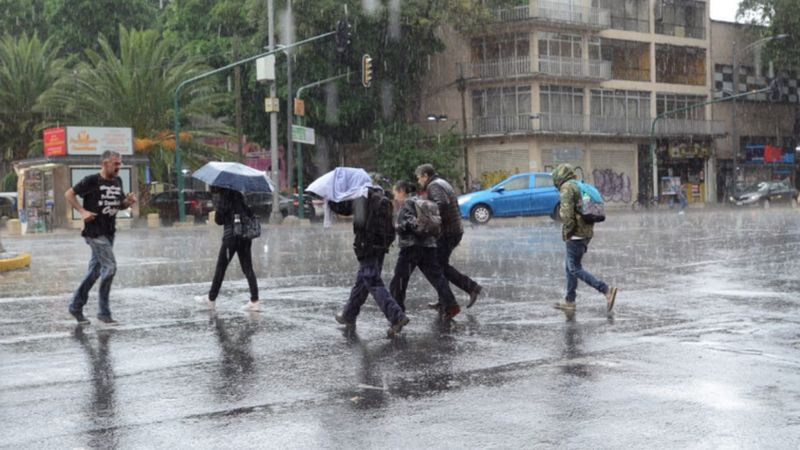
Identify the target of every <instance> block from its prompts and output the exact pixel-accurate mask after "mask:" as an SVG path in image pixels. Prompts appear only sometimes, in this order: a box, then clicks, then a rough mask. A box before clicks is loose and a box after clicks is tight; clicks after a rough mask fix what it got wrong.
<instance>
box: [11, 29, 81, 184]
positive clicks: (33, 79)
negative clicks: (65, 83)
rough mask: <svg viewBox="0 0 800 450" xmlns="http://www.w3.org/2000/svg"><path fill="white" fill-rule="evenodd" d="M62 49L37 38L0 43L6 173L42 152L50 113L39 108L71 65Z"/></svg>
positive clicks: (24, 34)
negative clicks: (40, 132) (42, 131)
mask: <svg viewBox="0 0 800 450" xmlns="http://www.w3.org/2000/svg"><path fill="white" fill-rule="evenodd" d="M58 51H59V47H58V46H57V45H56V44H55V43H54V42H53V41H52V40H51V39H48V40H46V41H44V42H42V41H41V40H40V39H39V37H38V36H37V35H36V34H34V35H33V36H30V37H29V36H28V35H27V34H26V33H23V34H22V35H21V36H19V37H12V36H10V35H8V34H7V35H5V36H3V38H2V40H0V152H1V153H2V158H0V159H2V162H3V164H2V166H0V174H1V173H2V172H3V171H4V170H3V169H4V168H5V166H7V165H8V164H9V163H10V162H11V161H14V160H16V159H22V158H25V157H27V156H30V155H32V154H35V153H36V152H37V151H38V148H37V147H38V146H36V143H38V142H39V139H37V131H38V126H39V124H40V123H41V121H42V120H43V118H44V117H45V115H46V114H47V110H46V109H44V108H42V109H39V108H38V106H39V105H40V103H41V100H42V99H43V98H44V97H46V96H47V95H48V94H49V93H50V92H52V89H53V88H54V84H55V83H56V81H57V80H58V79H59V78H60V77H61V76H62V75H63V74H64V72H65V69H66V66H67V61H66V60H64V59H61V58H59V57H58V56H57V55H58Z"/></svg>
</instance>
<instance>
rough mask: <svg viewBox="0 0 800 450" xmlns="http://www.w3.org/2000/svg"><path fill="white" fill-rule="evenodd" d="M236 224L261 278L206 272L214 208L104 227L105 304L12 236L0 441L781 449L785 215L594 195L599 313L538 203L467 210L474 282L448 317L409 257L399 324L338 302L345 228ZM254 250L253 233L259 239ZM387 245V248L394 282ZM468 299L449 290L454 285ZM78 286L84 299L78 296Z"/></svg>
mask: <svg viewBox="0 0 800 450" xmlns="http://www.w3.org/2000/svg"><path fill="white" fill-rule="evenodd" d="M264 236H265V237H264V238H262V239H259V240H258V241H256V243H255V244H254V266H255V270H256V273H257V274H258V276H259V285H260V286H261V288H262V293H261V297H262V299H264V310H263V312H261V313H260V314H247V313H244V312H242V310H241V306H242V305H243V304H244V303H245V302H246V301H247V299H248V291H247V283H246V281H245V280H244V279H243V276H242V274H241V271H240V270H239V268H238V264H235V263H234V264H233V265H232V267H231V268H229V270H228V274H227V279H226V281H225V283H224V284H223V287H222V292H221V294H220V298H219V300H218V307H217V312H216V314H209V313H208V312H207V311H199V310H197V309H196V308H195V306H194V304H193V301H192V297H193V296H194V295H200V294H203V293H205V292H206V291H207V289H208V287H209V281H210V278H211V276H212V274H213V270H214V260H215V255H216V251H217V249H218V248H217V246H218V243H219V238H220V236H219V229H218V228H217V227H208V228H194V229H188V230H187V229H184V230H181V229H175V230H172V229H167V230H159V231H152V232H148V231H145V230H134V231H125V232H122V233H120V235H119V237H118V239H117V243H116V245H115V247H116V254H117V261H118V265H119V271H118V273H117V277H116V279H115V284H114V289H113V290H112V296H111V302H112V310H113V312H114V315H115V318H117V319H118V320H120V321H121V322H122V325H121V326H119V327H117V328H115V329H101V328H100V327H98V326H97V324H96V323H95V322H96V321H93V323H92V325H91V326H89V327H86V328H83V329H81V328H76V327H75V325H74V321H73V320H71V318H70V317H69V316H68V315H67V313H66V304H67V302H68V299H69V297H70V295H71V294H70V292H71V291H72V290H73V289H74V288H75V287H76V286H77V283H78V282H79V280H80V277H81V275H82V272H83V270H84V269H85V263H86V261H88V248H86V245H85V244H83V242H82V241H81V240H80V239H79V237H78V236H77V233H76V234H75V235H74V236H72V235H70V236H50V237H39V236H37V237H29V238H6V237H4V244H5V245H6V247H10V248H13V249H18V250H27V251H31V252H32V253H33V261H34V264H33V267H32V268H31V270H30V271H26V272H14V273H9V274H3V275H0V305H2V308H3V314H2V315H0V324H2V326H0V361H2V364H0V424H2V425H0V435H2V436H3V438H2V441H0V446H3V447H8V448H11V447H13V448H49V447H56V448H76V447H80V448H141V447H145V448H165V447H178V448H186V447H201V448H265V447H312V448H319V447H322V448H345V447H346V448H363V447H381V448H387V447H388V448H400V447H403V448H406V447H411V448H420V447H462V448H463V447H470V448H480V447H503V448H507V447H580V448H642V447H648V448H651V447H659V448H681V449H683V448H697V447H700V448H719V447H726V448H727V447H737V448H738V447H745V448H754V447H757V448H796V447H797V442H800V332H798V330H800V314H798V312H800V308H798V304H799V303H798V298H800V277H798V273H800V260H799V259H798V255H800V214H798V213H797V211H795V210H789V209H785V210H781V209H772V210H769V211H761V210H758V211H756V210H752V211H748V210H742V211H725V210H719V211H709V212H697V211H690V214H687V215H686V216H677V215H674V214H660V213H654V214H643V215H633V214H627V213H618V214H614V215H611V217H610V218H609V220H608V221H607V222H606V223H603V224H601V225H598V226H597V228H596V237H595V239H594V240H593V242H592V245H591V247H590V249H589V253H587V255H586V257H585V259H584V265H585V266H586V267H587V268H588V269H589V270H590V271H592V272H593V273H595V274H596V275H598V276H600V277H602V278H604V279H606V280H607V281H609V282H612V283H614V284H618V285H619V286H620V293H619V296H618V299H617V306H616V308H615V312H614V314H613V316H610V317H609V316H608V315H607V314H606V313H605V310H604V307H605V303H604V299H603V298H602V296H600V294H597V293H596V292H594V291H592V290H591V289H590V288H588V287H587V286H585V285H580V286H579V288H578V311H577V312H576V313H575V314H574V315H573V316H565V315H564V313H563V312H560V311H557V310H554V309H552V308H551V307H550V305H551V304H552V303H553V302H555V301H558V300H560V299H561V296H562V295H563V284H564V280H563V277H564V269H563V267H564V261H563V258H564V255H563V253H564V249H563V243H562V242H561V241H560V234H559V230H558V228H557V226H555V225H554V224H552V223H551V222H549V221H547V220H530V221H506V222H504V221H496V223H495V224H494V225H493V226H490V227H485V228H469V229H468V230H467V233H466V235H465V237H464V241H463V243H462V245H461V247H459V248H458V249H457V250H456V251H455V253H454V262H455V265H456V266H458V267H460V268H463V269H464V272H466V273H468V274H470V275H474V277H475V278H476V279H477V280H478V281H479V282H480V283H481V284H483V285H484V287H485V295H483V296H482V297H481V298H480V299H479V301H478V303H477V304H476V305H475V307H473V308H472V309H470V310H468V311H465V313H462V315H460V316H459V317H458V318H457V321H456V324H454V325H453V326H450V327H443V326H442V325H441V324H439V323H438V322H437V321H436V318H435V316H434V314H433V312H432V311H430V310H427V309H426V308H425V303H427V302H428V301H431V300H433V291H432V289H431V288H430V286H429V285H428V284H427V283H426V282H425V280H424V279H423V278H422V276H421V275H414V277H412V281H411V284H410V289H409V295H408V300H407V306H408V310H409V313H410V317H411V320H412V321H411V324H410V325H409V326H408V327H407V328H406V329H405V330H404V331H403V336H401V337H400V338H398V339H394V340H389V339H386V338H385V331H386V326H387V323H385V319H384V318H383V317H382V314H380V312H379V311H378V310H377V308H376V306H375V305H374V302H372V301H371V300H370V301H368V303H367V305H366V307H365V308H364V310H363V311H362V314H361V316H360V317H359V321H358V326H357V328H356V330H355V331H352V332H347V331H346V330H343V329H342V328H341V327H339V326H338V325H337V324H336V323H335V322H334V321H333V314H334V313H335V312H336V311H337V310H338V309H339V308H340V307H341V306H342V303H343V302H344V300H345V299H346V297H347V294H348V292H349V288H350V284H351V283H352V281H353V278H354V274H355V270H356V265H355V261H354V258H353V256H352V251H351V250H350V248H351V247H350V244H351V231H350V230H349V229H348V228H347V227H346V226H341V227H335V228H334V229H332V230H327V231H325V230H322V229H321V228H317V227H302V228H271V227H270V228H268V229H266V233H265V235H264ZM256 250H257V251H256ZM395 257H396V253H395V252H393V253H392V254H391V255H390V257H389V258H388V259H387V262H386V267H385V270H384V273H385V276H386V278H385V281H386V282H387V283H388V281H389V277H390V275H391V272H392V269H393V264H394V261H395ZM457 296H458V297H459V300H460V301H461V302H462V303H463V302H464V300H465V299H466V295H465V294H464V293H460V292H458V293H457ZM96 305H97V300H96V289H95V291H94V292H93V293H92V296H91V297H90V301H89V304H88V305H87V309H86V313H87V317H90V318H92V317H93V316H94V315H95V313H96Z"/></svg>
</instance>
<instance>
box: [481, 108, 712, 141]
mask: <svg viewBox="0 0 800 450" xmlns="http://www.w3.org/2000/svg"><path fill="white" fill-rule="evenodd" d="M651 125H652V119H650V118H648V117H644V118H642V117H609V116H596V115H585V114H551V113H542V114H533V115H531V114H519V115H512V116H490V117H473V119H472V130H470V134H472V135H478V136H485V135H497V134H507V133H522V134H525V133H566V134H589V135H622V136H637V137H647V136H650V127H651ZM655 131H656V133H655V135H656V136H721V135H724V134H725V132H726V130H725V124H724V122H719V121H710V120H688V119H661V120H659V121H658V122H657V123H656V130H655Z"/></svg>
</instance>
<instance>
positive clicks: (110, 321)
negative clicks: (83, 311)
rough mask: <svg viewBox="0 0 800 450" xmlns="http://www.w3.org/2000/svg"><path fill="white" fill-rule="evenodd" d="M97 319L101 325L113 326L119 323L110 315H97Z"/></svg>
mask: <svg viewBox="0 0 800 450" xmlns="http://www.w3.org/2000/svg"><path fill="white" fill-rule="evenodd" d="M97 320H99V321H100V322H102V323H103V325H106V326H109V327H114V326H117V325H119V322H117V321H116V320H114V319H112V318H111V316H97Z"/></svg>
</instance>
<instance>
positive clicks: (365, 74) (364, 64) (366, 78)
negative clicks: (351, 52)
mask: <svg viewBox="0 0 800 450" xmlns="http://www.w3.org/2000/svg"><path fill="white" fill-rule="evenodd" d="M361 84H363V85H364V87H367V88H368V87H370V85H371V84H372V58H371V57H370V56H369V55H364V56H362V57H361Z"/></svg>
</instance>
